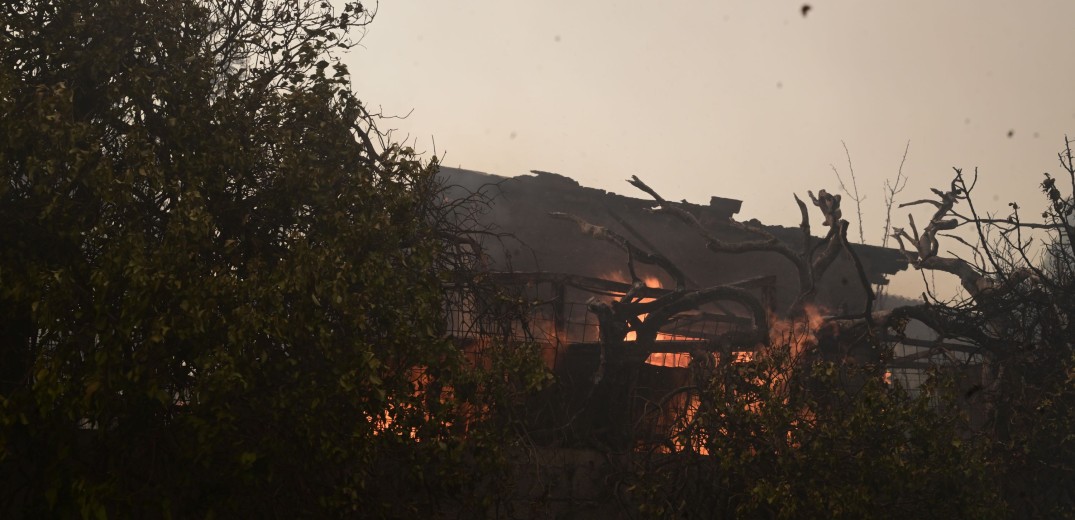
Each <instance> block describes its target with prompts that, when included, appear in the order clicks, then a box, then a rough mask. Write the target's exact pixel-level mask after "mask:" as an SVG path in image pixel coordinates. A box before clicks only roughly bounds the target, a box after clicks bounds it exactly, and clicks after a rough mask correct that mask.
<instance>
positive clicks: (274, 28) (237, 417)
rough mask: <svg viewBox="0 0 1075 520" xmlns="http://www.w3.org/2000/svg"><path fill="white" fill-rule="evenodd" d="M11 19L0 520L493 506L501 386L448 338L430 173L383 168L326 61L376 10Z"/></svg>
mask: <svg viewBox="0 0 1075 520" xmlns="http://www.w3.org/2000/svg"><path fill="white" fill-rule="evenodd" d="M0 9H2V11H0V26H2V27H4V28H5V29H4V33H3V35H2V36H0V38H2V43H0V63H2V68H0V111H2V117H0V220H2V221H3V222H4V226H3V228H2V229H0V311H2V312H0V330H2V331H3V332H2V333H0V334H2V336H0V341H2V344H0V356H2V359H0V488H2V489H3V491H0V516H6V515H3V513H2V511H9V512H12V511H15V512H17V511H22V512H23V513H25V514H27V515H28V516H52V515H55V516H62V517H71V516H82V517H105V516H121V517H126V516H134V517H200V516H214V515H215V516H225V517H232V516H241V517H261V516H274V517H275V516H315V517H322V516H326V515H327V516H340V515H351V514H356V513H357V512H359V511H361V514H362V515H363V516H364V517H376V516H411V515H414V514H417V512H418V511H420V510H423V509H429V508H433V507H435V505H436V500H438V499H439V498H438V497H440V498H443V497H449V496H461V495H463V494H464V491H465V490H467V489H470V488H473V487H474V486H476V485H477V484H478V482H477V479H478V475H480V472H476V471H467V469H466V468H472V467H473V465H474V464H477V463H478V462H481V461H479V460H477V459H476V458H475V457H474V455H473V454H474V452H475V451H476V450H479V451H480V450H485V449H487V448H488V443H486V444H484V445H482V444H478V443H474V442H472V441H470V440H468V439H467V438H465V437H463V436H462V435H460V434H459V432H458V429H459V427H460V425H462V424H464V423H466V424H469V425H470V427H471V428H472V429H473V430H474V431H475V433H474V434H473V435H472V436H471V437H472V438H477V439H480V438H483V437H482V436H483V435H484V436H485V438H488V436H490V435H493V433H491V432H494V431H499V430H483V429H482V424H481V422H480V421H477V420H476V419H475V418H474V417H473V416H474V410H475V409H482V410H491V409H494V408H495V407H496V406H498V401H497V397H496V396H498V395H502V393H500V394H498V393H497V392H499V390H498V389H499V388H500V387H501V386H502V385H503V381H504V380H505V378H504V377H500V378H499V379H497V378H495V377H491V376H488V375H481V373H475V372H473V371H472V369H471V368H469V365H468V364H467V363H466V362H465V359H464V355H463V353H462V352H461V351H460V350H459V348H458V347H457V346H456V345H455V344H453V343H452V342H451V341H449V340H448V339H446V336H445V335H444V331H443V323H444V319H443V307H442V293H443V289H442V285H441V279H440V273H439V270H440V269H441V268H442V267H443V266H444V265H448V264H450V263H451V262H449V261H448V260H447V259H446V257H448V256H451V255H454V254H456V253H455V252H454V250H453V249H452V248H450V247H448V246H446V244H445V240H444V238H445V236H446V234H450V232H451V231H453V230H452V229H450V228H449V223H448V222H447V221H446V220H445V219H444V218H442V217H443V215H441V214H439V213H438V211H439V210H438V207H437V206H436V205H435V204H434V201H435V200H436V199H437V193H438V191H437V190H438V188H437V186H436V184H435V182H434V180H433V175H434V173H435V171H436V162H435V161H433V162H432V163H423V162H421V161H420V160H418V158H417V157H416V156H415V155H414V154H413V152H411V151H410V150H409V149H405V148H401V147H399V146H397V145H394V144H391V143H389V144H387V145H384V146H376V145H375V143H379V142H381V141H382V139H381V137H383V136H382V135H381V134H379V133H378V132H377V130H376V127H375V124H374V123H375V122H374V121H373V120H372V119H371V118H370V117H369V115H368V113H367V112H366V110H365V108H364V107H363V105H362V103H361V102H360V101H359V100H358V99H357V98H356V97H355V95H354V93H352V92H351V91H350V90H349V87H348V82H349V80H348V77H347V71H346V69H345V68H344V67H343V66H342V65H341V64H340V63H339V62H338V60H336V59H335V58H334V54H333V52H334V51H336V50H339V49H342V48H346V47H348V46H349V45H351V44H352V43H353V42H351V41H350V40H348V39H347V32H348V31H349V30H354V29H361V28H362V27H363V26H364V25H365V24H367V23H368V22H369V21H370V19H371V17H370V15H369V14H368V13H367V12H366V11H365V9H364V8H363V6H362V5H361V4H359V3H357V2H349V3H347V4H346V5H345V6H343V8H342V9H341V10H333V8H332V7H331V6H330V5H329V4H328V3H320V2H305V1H288V0H281V1H275V2H273V1H267V2H262V1H249V2H246V1H223V0H200V1H199V0H185V1H183V0H181V1H175V2H139V1H135V0H106V1H102V2H96V1H94V2H91V1H76V2H55V1H47V0H25V1H17V2H13V3H12V2H9V3H7V4H6V5H5V6H4V7H3V8H0ZM433 368H435V372H434V371H432V369H433ZM495 368H503V367H495ZM457 381H458V382H460V383H458V384H457V383H456V382H457ZM468 381H470V382H474V383H473V384H471V385H470V386H469V388H471V390H470V391H469V392H467V393H466V395H463V396H461V395H460V394H462V392H455V393H454V394H451V393H446V392H442V391H441V389H443V388H451V387H452V385H453V384H456V385H457V386H459V385H463V384H466V383H467V382H468ZM468 400H469V403H471V404H468ZM434 401H435V405H434V404H431V403H434ZM472 403H481V406H477V405H474V404H472ZM482 407H484V408H482ZM479 419H480V417H479ZM492 426H495V424H494V425H492ZM483 432H484V433H483ZM486 458H487V459H490V460H492V459H495V457H486ZM464 462H466V463H464ZM401 497H406V500H401Z"/></svg>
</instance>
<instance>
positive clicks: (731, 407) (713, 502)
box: [629, 345, 1004, 518]
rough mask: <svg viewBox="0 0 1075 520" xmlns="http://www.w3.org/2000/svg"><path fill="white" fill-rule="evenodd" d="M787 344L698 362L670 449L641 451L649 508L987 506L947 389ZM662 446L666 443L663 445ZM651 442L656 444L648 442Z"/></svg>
mask: <svg viewBox="0 0 1075 520" xmlns="http://www.w3.org/2000/svg"><path fill="white" fill-rule="evenodd" d="M792 350H793V349H792V348H791V347H790V346H788V345H784V346H780V347H775V348H772V349H769V350H768V351H766V352H764V353H762V354H759V355H758V356H756V357H755V358H754V359H752V360H749V361H742V362H737V363H718V364H716V365H715V366H709V367H706V368H705V371H704V375H703V374H702V373H699V374H698V375H699V376H701V380H703V381H704V383H703V384H702V385H700V386H699V387H698V388H696V389H694V390H693V391H692V398H691V400H690V401H689V402H690V403H692V404H691V410H693V411H692V412H691V413H684V414H683V415H681V416H680V420H679V423H678V424H679V428H678V430H677V431H678V432H679V436H678V437H677V438H676V439H675V441H676V442H675V443H674V446H675V449H674V450H673V452H671V453H669V452H668V450H667V449H663V450H661V449H655V450H653V451H651V452H649V453H648V454H646V456H643V457H640V458H638V459H637V460H636V467H637V468H638V469H637V471H636V474H635V479H634V482H633V485H632V486H631V492H630V493H629V498H630V499H631V501H632V503H633V504H635V507H636V508H637V510H638V511H639V512H640V513H641V516H644V517H654V518H994V517H999V516H1001V515H1002V514H1003V511H1004V508H1003V504H1002V503H1001V502H999V501H998V499H997V497H998V495H997V492H998V483H997V482H995V481H993V480H991V478H990V475H992V474H993V473H991V471H989V468H988V465H989V463H988V460H987V459H986V457H985V455H984V449H985V448H984V445H983V443H982V442H980V440H978V439H976V438H975V437H972V436H968V435H965V434H964V433H963V430H961V429H960V426H961V425H962V424H963V423H962V421H961V419H960V418H959V417H960V414H959V412H958V410H953V409H948V408H938V405H937V403H940V402H949V401H948V398H947V397H945V396H946V392H947V390H944V389H942V388H940V386H939V385H938V386H933V387H931V388H929V389H927V390H926V391H924V392H923V393H921V394H920V395H918V396H916V397H912V396H909V395H908V394H907V393H906V392H905V391H904V390H903V389H902V388H900V387H899V386H898V385H891V384H888V383H885V382H884V380H883V375H882V374H879V373H878V372H877V370H876V369H875V368H871V367H861V366H860V367H855V366H851V365H844V364H834V363H831V362H822V361H816V362H808V361H807V360H804V359H800V358H798V357H796V356H793V355H792ZM666 446H667V445H666ZM655 448H656V447H655Z"/></svg>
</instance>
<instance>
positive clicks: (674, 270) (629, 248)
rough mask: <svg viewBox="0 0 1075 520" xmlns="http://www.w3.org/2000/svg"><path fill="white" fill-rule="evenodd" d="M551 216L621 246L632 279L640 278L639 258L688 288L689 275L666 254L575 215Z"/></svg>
mask: <svg viewBox="0 0 1075 520" xmlns="http://www.w3.org/2000/svg"><path fill="white" fill-rule="evenodd" d="M549 216H550V217H553V218H557V219H560V220H567V221H569V222H574V223H575V225H577V226H578V227H579V231H581V232H582V233H583V234H585V235H589V236H591V237H593V238H596V239H598V240H604V241H606V242H610V243H612V244H614V245H616V246H617V247H619V248H620V249H623V250H624V251H626V252H627V255H628V263H629V267H630V271H631V278H632V281H637V280H638V277H637V276H636V275H635V272H634V266H633V262H634V260H638V261H639V262H642V263H644V264H649V265H655V266H657V267H660V268H661V269H663V270H664V271H665V272H666V273H668V275H669V276H671V277H672V279H673V280H675V282H676V289H677V290H683V289H686V287H687V283H686V278H687V277H686V276H685V275H684V274H683V271H681V270H680V269H679V268H678V267H676V265H675V264H673V263H672V261H671V260H669V259H668V258H667V257H665V256H664V255H662V254H660V253H650V252H648V251H645V250H643V249H641V248H639V247H638V246H635V245H634V244H632V243H631V241H629V240H627V239H626V238H624V237H623V236H621V235H620V234H619V233H616V232H615V231H612V230H611V229H608V228H606V227H604V226H598V225H595V224H591V223H589V222H587V221H585V220H583V219H582V218H579V217H577V216H575V215H570V214H567V213H561V212H553V213H549Z"/></svg>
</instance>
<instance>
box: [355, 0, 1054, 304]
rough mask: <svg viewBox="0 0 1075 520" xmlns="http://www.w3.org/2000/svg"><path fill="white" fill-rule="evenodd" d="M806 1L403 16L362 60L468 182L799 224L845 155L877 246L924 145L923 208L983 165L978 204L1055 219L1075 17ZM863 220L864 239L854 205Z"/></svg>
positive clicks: (959, 5)
mask: <svg viewBox="0 0 1075 520" xmlns="http://www.w3.org/2000/svg"><path fill="white" fill-rule="evenodd" d="M802 4H803V3H802V2H789V1H757V0H752V1H747V0H738V1H675V2H661V3H655V2H637V1H624V2H614V1H598V0H575V1H559V0H546V1H544V2H521V1H514V0H501V1H491V0H488V1H476V0H459V1H454V2H441V1H433V0H424V1H422V0H386V1H384V2H381V4H380V10H379V13H378V16H377V18H376V20H375V21H374V23H373V25H372V26H371V27H370V28H369V31H368V33H367V35H366V37H365V39H364V40H363V42H362V46H361V47H359V48H356V49H355V50H354V51H353V52H352V54H351V55H350V56H349V58H348V61H349V63H350V64H351V70H352V73H353V75H354V83H355V88H356V90H357V91H358V92H359V93H360V95H361V96H362V97H363V98H364V99H365V100H366V102H367V103H369V104H370V105H371V106H372V107H377V106H380V107H382V108H383V110H384V112H385V113H387V114H396V115H403V114H407V113H408V112H411V115H410V117H409V118H407V119H406V120H399V121H391V122H388V123H390V124H389V125H388V126H391V127H395V128H397V129H398V132H399V133H398V134H397V137H403V136H405V135H410V136H411V139H412V143H413V144H414V145H415V146H416V148H417V149H419V150H425V151H427V152H430V153H432V151H433V139H435V141H436V151H437V153H438V154H441V155H443V154H444V153H445V152H446V157H445V161H444V162H445V164H447V165H451V166H462V167H463V168H469V169H473V170H479V171H484V172H489V173H495V174H499V175H505V176H514V175H520V174H524V173H526V172H528V171H529V170H531V169H540V170H548V171H554V172H558V173H562V174H564V175H568V176H570V177H573V178H575V179H576V180H578V181H579V182H580V183H582V184H583V185H586V186H591V187H597V188H602V189H606V190H610V191H615V192H617V193H622V194H630V195H636V196H642V194H641V193H636V192H633V191H632V190H633V188H632V187H631V186H629V185H628V184H626V183H625V182H623V179H625V178H627V177H629V176H631V175H638V176H640V177H642V178H643V179H644V180H646V181H647V182H648V183H649V184H650V185H651V186H653V187H655V188H656V189H657V190H658V191H660V192H661V193H662V194H663V195H664V196H665V197H667V198H670V199H683V198H685V199H687V200H689V201H692V202H697V203H707V202H708V200H709V196H710V195H719V196H722V197H729V198H735V199H741V200H743V210H742V212H741V213H740V215H739V216H740V218H741V219H749V218H758V219H760V220H761V221H762V222H765V223H767V224H783V225H795V224H797V220H798V212H797V210H796V208H795V205H794V202H793V200H792V198H791V195H792V193H798V194H800V196H803V197H805V195H806V190H814V191H815V192H816V190H818V189H821V188H827V189H829V190H830V191H832V190H837V189H838V184H837V182H836V178H835V175H834V174H833V172H832V168H831V166H830V165H835V166H836V167H837V169H839V170H840V172H841V173H842V174H845V175H846V173H847V159H846V157H845V155H844V148H843V146H842V145H841V143H840V142H841V140H843V141H845V142H846V143H847V147H848V149H849V150H850V152H851V159H852V161H853V165H854V169H855V173H856V175H857V178H858V185H859V190H860V192H861V193H862V194H864V195H865V196H866V201H865V203H864V215H863V220H864V223H865V229H866V241H867V242H869V243H879V242H880V240H881V229H882V226H883V224H884V215H883V209H882V208H883V205H882V204H881V203H882V200H883V192H882V186H883V182H884V180H885V179H886V178H893V177H895V175H896V171H897V168H898V167H899V164H900V158H901V156H902V154H903V150H904V146H905V144H906V142H907V141H908V140H910V142H911V145H910V152H909V154H908V156H907V162H906V164H905V165H904V170H903V171H904V173H905V174H906V175H908V176H909V177H910V182H909V183H908V185H907V188H906V190H905V191H904V192H903V194H901V197H902V198H903V200H904V201H906V200H911V199H916V198H922V197H924V196H926V195H928V188H930V187H935V186H936V187H941V186H944V185H946V184H947V183H948V182H949V181H950V180H951V173H952V169H951V168H952V167H953V166H958V167H963V168H965V170H966V171H971V170H973V169H974V167H975V166H977V167H978V168H979V172H980V175H981V181H980V182H979V186H978V188H977V190H976V194H977V196H978V197H977V199H978V200H979V204H980V205H982V206H986V207H987V209H991V210H994V211H997V212H1003V213H1005V214H1006V212H1007V211H1008V208H1007V202H1009V201H1016V202H1018V203H1019V204H1020V205H1021V206H1023V207H1024V208H1027V210H1028V212H1029V213H1030V214H1034V213H1038V212H1040V209H1041V208H1042V207H1043V205H1044V204H1043V202H1042V199H1041V197H1040V194H1039V191H1038V188H1037V185H1038V182H1040V179H1041V174H1042V172H1045V171H1049V172H1053V173H1055V172H1057V170H1058V163H1057V160H1056V153H1057V152H1058V151H1059V150H1060V148H1061V147H1062V145H1063V139H1064V135H1065V133H1070V134H1072V136H1073V137H1075V39H1073V38H1072V36H1071V24H1072V22H1073V21H1075V2H1072V1H1065V0H1058V1H1038V2H1034V1H1025V2H1000V1H989V0H965V1H964V0H961V1H956V0H944V1H936V0H933V1H907V0H901V1H887V2H880V1H870V2H865V1H861V0H859V1H852V0H845V1H835V0H834V1H822V0H818V1H813V2H810V4H811V7H812V9H811V10H810V11H809V13H808V15H807V16H805V17H804V16H802V15H801V9H800V8H801V6H802ZM412 110H413V112H412ZM1009 132H1011V133H1012V134H1011V136H1009ZM848 180H849V179H848ZM899 215H900V216H899V218H898V219H897V220H898V222H900V223H903V222H905V221H906V211H904V210H901V211H900V212H899ZM845 217H847V218H849V220H851V221H852V229H853V230H855V232H854V234H855V238H856V239H857V222H856V220H857V218H856V217H855V215H854V210H853V206H851V205H849V202H847V201H846V199H845ZM924 218H925V217H923V219H924ZM916 290H917V289H914V288H910V289H906V290H904V291H903V292H912V291H916Z"/></svg>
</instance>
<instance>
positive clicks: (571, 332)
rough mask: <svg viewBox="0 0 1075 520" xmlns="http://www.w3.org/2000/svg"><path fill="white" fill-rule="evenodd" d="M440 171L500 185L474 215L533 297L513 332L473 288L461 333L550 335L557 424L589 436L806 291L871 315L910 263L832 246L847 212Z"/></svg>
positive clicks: (527, 297) (555, 178)
mask: <svg viewBox="0 0 1075 520" xmlns="http://www.w3.org/2000/svg"><path fill="white" fill-rule="evenodd" d="M441 175H442V177H443V178H444V180H445V183H446V184H447V185H449V186H454V188H451V189H450V190H449V191H448V192H447V195H448V196H452V190H460V192H459V193H462V192H466V193H473V192H481V193H483V194H484V195H485V196H486V197H488V201H489V205H488V206H487V207H486V208H483V209H484V211H482V212H479V213H476V214H473V215H472V218H474V219H475V221H476V223H477V224H479V225H481V226H484V227H486V228H487V229H489V230H490V233H488V234H486V235H484V236H486V237H490V238H493V237H495V238H497V240H496V244H495V245H496V247H485V248H483V249H484V250H485V251H486V252H487V261H488V263H489V266H488V267H489V268H490V269H491V270H492V271H493V274H491V275H489V276H492V277H494V278H495V282H496V283H497V284H498V285H500V286H503V287H511V288H514V290H515V291H516V292H515V293H514V294H516V295H517V296H518V299H519V301H526V302H529V303H530V304H531V305H529V307H528V316H526V317H524V318H523V319H522V320H520V321H519V323H516V324H514V325H512V326H511V327H510V329H511V330H499V331H495V332H494V331H490V330H488V329H483V328H481V327H480V326H479V325H478V324H477V323H475V322H474V320H473V319H472V313H471V310H472V308H471V307H472V306H473V302H467V301H465V297H461V299H460V300H459V301H457V302H455V303H454V304H453V305H452V308H451V309H450V313H449V314H450V315H449V323H450V327H449V328H450V329H451V331H452V332H453V333H454V334H455V335H456V336H457V337H458V338H460V339H461V341H481V340H482V337H483V336H488V335H489V334H491V333H493V334H500V335H503V334H508V335H519V336H525V337H526V338H527V339H532V340H533V341H536V342H538V343H539V344H541V345H542V348H543V356H544V359H545V361H546V363H547V364H548V366H549V368H550V369H551V370H553V371H554V373H555V374H556V375H557V377H558V379H559V380H560V381H561V382H562V383H563V385H562V391H563V396H561V397H562V399H561V400H560V402H562V403H563V409H562V410H557V411H553V412H550V416H551V417H553V419H551V420H550V423H557V422H558V421H559V422H563V421H568V419H569V418H570V419H571V421H568V422H573V426H572V429H574V430H577V431H582V432H586V433H581V434H578V435H580V436H586V435H589V434H592V433H593V432H600V431H604V430H610V431H617V430H622V429H623V428H622V427H623V425H624V424H627V423H629V422H631V421H637V419H638V416H639V413H640V412H639V404H638V403H646V402H653V401H656V400H657V397H658V396H659V395H661V394H662V393H664V392H667V391H668V390H669V389H670V388H674V387H676V386H682V385H683V384H684V383H685V381H686V380H687V378H689V365H690V362H691V360H692V359H695V360H698V359H700V357H699V356H704V357H707V358H720V357H721V356H723V358H724V359H733V358H734V357H736V356H738V357H741V356H750V355H751V353H752V350H753V349H754V348H756V345H758V344H760V341H761V340H759V338H758V337H757V331H758V330H759V329H764V333H765V334H768V332H769V327H768V323H769V321H770V320H773V319H779V318H780V317H782V316H784V315H785V314H786V313H787V312H788V311H789V310H791V311H792V312H802V310H803V297H804V295H806V294H808V295H809V297H810V305H811V309H812V308H813V306H814V305H816V306H817V307H818V308H822V309H824V312H825V313H826V314H830V315H855V314H862V313H864V312H865V311H867V310H868V309H867V306H869V305H871V302H872V299H871V297H870V296H871V295H872V293H871V292H870V286H872V285H878V284H885V283H886V282H887V277H888V276H889V275H892V274H894V273H896V272H898V271H899V270H901V269H904V268H905V267H906V261H905V259H904V258H903V256H902V255H901V254H900V253H899V252H898V251H895V250H890V249H883V248H879V247H873V246H865V245H850V244H846V242H845V246H846V247H845V249H844V250H839V249H838V248H836V247H833V246H834V244H836V243H837V242H838V240H837V238H838V237H837V238H833V237H834V236H836V235H833V233H836V232H838V231H839V230H838V229H837V228H836V226H837V225H838V224H837V221H838V220H839V219H838V214H837V217H836V218H831V216H830V215H829V214H828V213H827V214H826V222H825V225H826V226H832V227H830V229H829V231H830V234H829V236H828V237H827V238H816V237H810V234H809V232H808V230H807V233H806V234H804V232H803V230H802V229H800V228H785V227H779V226H765V225H762V224H761V223H759V222H757V221H751V222H747V223H738V222H735V220H734V216H735V215H736V214H737V213H738V212H739V210H740V207H741V205H742V202H741V201H738V200H732V199H726V198H721V197H716V196H714V197H712V198H711V199H710V202H709V204H708V205H699V204H691V203H687V202H685V201H684V202H682V203H675V204H674V206H675V207H674V211H669V210H667V208H662V206H668V207H671V206H672V204H669V203H665V204H663V205H662V202H663V201H661V200H660V199H659V195H657V194H656V192H654V191H652V190H648V192H649V193H651V194H652V195H653V197H652V198H650V199H642V198H633V197H627V196H623V195H618V194H615V193H611V192H606V191H603V190H598V189H593V188H586V187H583V186H581V185H579V184H578V183H577V182H575V181H574V180H572V179H570V178H567V177H564V176H562V175H558V174H555V173H548V172H540V171H535V172H533V175H527V176H520V177H514V178H504V177H498V176H494V175H488V174H484V173H479V172H474V171H468V170H461V169H453V168H442V171H441ZM635 181H636V182H633V183H634V184H635V185H636V187H640V189H642V190H643V191H647V189H648V187H647V186H645V185H644V184H643V183H642V182H641V181H639V180H637V179H635ZM811 196H812V197H813V195H811ZM820 196H821V198H820V199H815V203H816V204H817V205H818V206H819V207H821V208H822V210H823V212H825V211H832V210H833V208H832V207H831V204H832V197H831V196H829V199H825V197H826V195H825V194H824V192H822V193H821V194H820ZM826 201H828V202H826ZM838 203H839V199H838V198H837V199H835V204H836V207H835V211H836V212H838V211H839V209H838ZM825 204H830V207H829V209H826V206H825ZM800 207H801V208H802V209H803V211H804V216H805V209H806V207H805V205H803V204H802V203H800ZM656 209H665V211H655V210H656ZM732 224H734V225H732ZM845 231H846V230H845ZM804 237H805V238H804ZM595 238H596V239H599V240H595ZM811 247H813V248H814V249H812V250H810V251H809V252H807V249H810V248H811ZM815 250H816V254H815ZM799 251H803V255H800V254H799V253H798V252H799ZM842 251H843V252H842ZM793 252H794V253H793ZM844 252H846V253H848V254H844ZM804 255H805V256H804ZM801 257H805V258H807V260H806V261H803V260H802V259H801ZM796 309H797V310H798V311H796ZM845 354H847V353H846V352H845ZM729 356H732V357H729ZM614 403H619V404H614ZM682 404H683V403H681V405H682ZM643 408H644V406H643ZM580 418H581V419H580ZM658 422H659V421H658ZM576 433H577V432H576ZM606 437H607V436H606ZM619 441H623V440H622V439H619V440H616V439H614V440H613V442H619ZM624 442H626V441H624Z"/></svg>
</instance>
